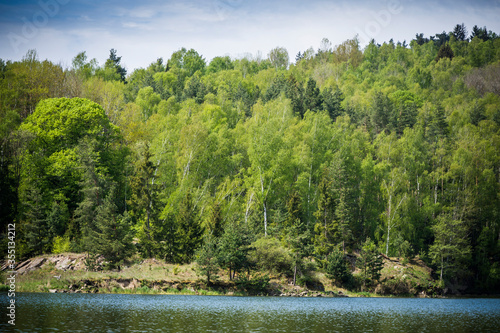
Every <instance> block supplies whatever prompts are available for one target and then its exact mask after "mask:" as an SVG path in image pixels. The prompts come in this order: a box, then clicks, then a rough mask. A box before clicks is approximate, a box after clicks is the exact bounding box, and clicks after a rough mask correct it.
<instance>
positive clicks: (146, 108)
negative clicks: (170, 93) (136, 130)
mask: <svg viewBox="0 0 500 333" xmlns="http://www.w3.org/2000/svg"><path fill="white" fill-rule="evenodd" d="M160 101H161V97H160V95H159V94H157V93H155V92H154V90H153V88H152V87H144V88H141V89H140V90H139V93H138V94H137V98H136V99H135V103H136V104H137V105H139V106H140V107H141V109H142V115H143V117H144V120H148V118H149V117H151V116H152V115H153V114H155V113H156V112H158V104H159V103H160Z"/></svg>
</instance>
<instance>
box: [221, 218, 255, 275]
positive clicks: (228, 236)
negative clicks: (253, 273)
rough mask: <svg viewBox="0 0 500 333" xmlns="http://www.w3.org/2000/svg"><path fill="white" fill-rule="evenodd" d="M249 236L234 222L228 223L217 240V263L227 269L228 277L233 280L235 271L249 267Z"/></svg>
mask: <svg viewBox="0 0 500 333" xmlns="http://www.w3.org/2000/svg"><path fill="white" fill-rule="evenodd" d="M249 245H250V238H249V236H248V234H247V230H245V228H244V227H242V226H239V225H236V224H234V223H232V224H228V225H227V226H226V228H225V230H224V234H223V235H222V236H221V238H220V240H219V263H220V266H221V267H222V268H225V269H228V270H229V279H230V280H233V279H234V277H235V275H236V273H237V272H240V271H241V270H243V269H249V268H250V266H249V265H250V263H249V261H248V257H247V254H248V251H249Z"/></svg>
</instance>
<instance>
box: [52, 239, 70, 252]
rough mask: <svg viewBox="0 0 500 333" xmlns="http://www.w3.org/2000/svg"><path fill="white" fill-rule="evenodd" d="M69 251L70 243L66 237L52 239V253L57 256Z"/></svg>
mask: <svg viewBox="0 0 500 333" xmlns="http://www.w3.org/2000/svg"><path fill="white" fill-rule="evenodd" d="M70 251H71V242H70V241H69V238H68V237H61V236H56V237H54V244H53V245H52V253H54V254H59V253H65V252H70Z"/></svg>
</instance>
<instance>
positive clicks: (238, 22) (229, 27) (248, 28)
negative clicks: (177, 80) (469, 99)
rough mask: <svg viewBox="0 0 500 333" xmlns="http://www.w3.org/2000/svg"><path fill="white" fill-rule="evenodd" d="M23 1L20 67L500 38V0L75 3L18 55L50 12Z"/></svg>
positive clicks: (18, 29) (9, 51) (10, 28)
mask: <svg viewBox="0 0 500 333" xmlns="http://www.w3.org/2000/svg"><path fill="white" fill-rule="evenodd" d="M54 1H56V0H54ZM18 3H19V2H16V3H15V4H14V3H12V2H7V1H6V0H0V58H3V59H13V60H17V59H20V58H22V56H23V55H24V54H25V53H26V51H27V50H28V49H30V48H36V49H37V50H38V51H39V54H40V56H41V57H43V58H49V59H51V60H54V61H59V60H60V59H65V62H67V63H71V59H72V58H73V57H74V56H75V55H76V54H77V53H78V52H81V51H84V50H85V51H87V54H88V56H89V57H90V58H93V57H96V58H97V60H98V61H99V63H101V64H102V63H104V62H105V60H106V58H107V57H108V55H109V49H111V48H115V49H117V51H118V54H119V56H122V59H123V60H122V62H123V63H124V65H126V66H127V67H128V68H129V70H131V69H133V68H137V67H145V66H147V65H148V64H149V63H150V62H152V61H154V60H155V59H156V58H158V57H164V58H168V57H170V55H171V54H172V52H174V51H176V50H178V49H179V48H181V47H183V46H184V47H187V48H194V49H196V50H197V51H198V52H199V53H201V54H202V55H204V56H205V58H206V59H207V60H210V59H211V58H213V57H215V56H218V55H226V54H229V55H230V56H232V57H238V56H241V55H242V54H244V53H248V52H250V53H253V54H256V53H257V52H258V51H261V52H262V54H263V55H264V56H265V55H267V53H268V52H269V50H271V49H272V48H274V47H276V46H284V47H285V48H287V49H288V51H289V54H290V58H291V59H293V58H294V55H295V54H296V53H297V52H299V51H304V50H306V49H307V48H309V47H313V48H314V49H317V48H318V47H319V44H320V42H321V39H322V38H324V37H327V38H328V39H330V41H332V43H333V45H337V44H340V43H342V42H343V41H345V40H346V39H349V38H353V37H354V36H355V35H356V34H359V37H360V40H362V42H363V41H364V42H365V43H367V42H368V40H369V39H371V38H375V40H376V41H377V42H379V43H381V42H383V41H387V40H389V39H391V38H393V39H394V40H395V41H398V40H399V41H403V40H407V42H409V41H410V40H411V39H412V38H414V36H415V34H416V33H424V34H425V35H426V36H430V35H434V34H436V33H439V32H441V31H443V30H445V31H450V30H451V29H453V26H454V25H455V24H457V23H461V22H464V23H465V24H466V26H467V27H468V28H469V30H470V29H471V28H472V26H473V25H474V24H477V25H479V26H485V25H486V26H487V28H488V29H491V30H493V31H496V32H499V31H500V23H499V22H498V17H500V12H499V8H500V1H498V0H496V1H486V0H479V1H476V2H474V3H471V2H469V1H465V0H454V1H451V0H446V1H444V2H439V3H435V2H433V1H430V0H420V1H417V0H378V1H375V0H374V1H368V0H358V1H356V0H350V1H347V0H341V1H327V0H309V1H307V2H304V1H302V0H291V1H270V0H254V1H243V0H209V1H201V0H187V1H161V0H144V1H141V2H137V1H132V0H111V1H106V2H101V3H96V2H91V1H88V0H72V1H69V2H68V3H67V5H61V6H60V8H59V10H58V13H57V15H54V16H51V17H50V20H49V21H48V22H47V24H45V25H44V26H43V27H40V29H38V30H39V31H38V33H37V34H35V36H33V37H30V38H27V41H26V42H25V43H23V44H22V45H19V46H20V47H19V48H18V50H17V51H16V50H14V49H13V48H12V47H11V46H10V42H9V40H8V38H7V34H8V33H9V32H14V33H17V34H19V35H21V36H22V30H23V28H25V26H24V25H25V21H23V20H22V18H23V17H24V18H26V19H27V20H28V21H30V20H32V18H33V15H34V13H36V12H37V11H40V10H42V9H41V7H40V6H39V5H38V2H37V1H34V0H32V1H28V0H24V1H23V2H22V3H21V4H19V5H18ZM390 6H393V7H394V6H396V7H395V8H400V7H401V8H400V9H401V10H392V11H391V10H390V9H391V8H392V7H390ZM387 13H388V14H387Z"/></svg>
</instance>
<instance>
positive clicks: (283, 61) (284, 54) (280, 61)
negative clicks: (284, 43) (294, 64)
mask: <svg viewBox="0 0 500 333" xmlns="http://www.w3.org/2000/svg"><path fill="white" fill-rule="evenodd" d="M267 58H268V60H269V62H270V63H271V65H272V66H273V67H274V68H276V69H286V68H287V67H288V62H289V61H290V58H289V56H288V51H287V50H286V49H285V48H284V47H275V48H274V49H272V50H271V51H269V54H268V55H267Z"/></svg>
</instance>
